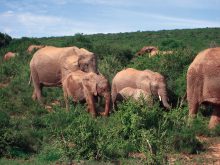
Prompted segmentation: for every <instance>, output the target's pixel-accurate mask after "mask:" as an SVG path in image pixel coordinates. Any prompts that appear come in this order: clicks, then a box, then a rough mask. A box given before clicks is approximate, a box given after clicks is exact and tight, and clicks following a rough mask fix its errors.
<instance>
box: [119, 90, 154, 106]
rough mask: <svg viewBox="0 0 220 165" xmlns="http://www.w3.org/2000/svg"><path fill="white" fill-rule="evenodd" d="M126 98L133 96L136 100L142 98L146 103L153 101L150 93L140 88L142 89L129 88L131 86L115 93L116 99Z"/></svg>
mask: <svg viewBox="0 0 220 165" xmlns="http://www.w3.org/2000/svg"><path fill="white" fill-rule="evenodd" d="M128 98H133V99H134V100H136V101H138V100H140V99H141V98H143V99H144V100H145V101H146V102H147V103H149V104H151V105H152V103H153V100H152V98H151V94H149V93H148V92H146V91H144V90H142V89H137V88H131V87H126V88H123V89H122V90H120V91H119V92H118V94H117V98H116V99H117V100H121V99H128Z"/></svg>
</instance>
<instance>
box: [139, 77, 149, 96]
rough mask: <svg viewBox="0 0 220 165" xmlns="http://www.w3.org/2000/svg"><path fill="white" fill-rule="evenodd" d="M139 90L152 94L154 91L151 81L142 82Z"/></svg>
mask: <svg viewBox="0 0 220 165" xmlns="http://www.w3.org/2000/svg"><path fill="white" fill-rule="evenodd" d="M139 88H140V89H142V90H144V91H146V92H147V93H152V91H151V83H150V80H149V79H146V80H142V81H141V82H140V86H139Z"/></svg>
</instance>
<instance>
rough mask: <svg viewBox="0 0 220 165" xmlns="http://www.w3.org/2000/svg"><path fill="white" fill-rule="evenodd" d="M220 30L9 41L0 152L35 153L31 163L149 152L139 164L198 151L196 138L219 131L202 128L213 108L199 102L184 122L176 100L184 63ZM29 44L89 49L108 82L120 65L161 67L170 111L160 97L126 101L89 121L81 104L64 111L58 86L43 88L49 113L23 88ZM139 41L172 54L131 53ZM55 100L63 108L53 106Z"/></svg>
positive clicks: (2, 66)
mask: <svg viewBox="0 0 220 165" xmlns="http://www.w3.org/2000/svg"><path fill="white" fill-rule="evenodd" d="M219 35H220V31H219V29H218V28H212V29H209V28H206V29H193V30H173V31H158V32H133V33H119V34H96V35H82V34H76V35H75V36H69V37H68V36H67V37H49V38H21V39H13V40H12V41H11V42H10V43H9V45H4V46H3V47H2V49H1V50H0V56H1V57H3V55H4V54H5V53H6V52H7V51H14V52H18V53H19V55H18V56H17V57H15V58H13V59H11V60H9V61H6V62H3V61H2V60H0V83H8V86H6V87H4V88H0V156H1V157H5V158H18V159H32V158H33V157H34V160H36V162H40V163H41V162H43V164H51V163H54V162H57V161H60V162H72V161H73V160H101V161H111V160H121V159H126V160H129V159H130V158H129V155H130V154H131V153H142V154H144V155H145V156H146V157H147V159H144V160H142V161H141V162H142V163H143V164H166V163H167V158H166V157H167V154H170V153H176V152H184V153H199V152H200V151H201V150H203V147H202V144H201V143H200V142H199V141H198V140H197V139H196V135H206V136H218V135H219V132H220V131H219V130H220V129H219V127H217V128H216V129H215V130H213V131H211V132H210V131H209V130H208V128H207V124H208V120H209V115H210V112H211V111H209V110H208V111H207V109H205V108H204V107H202V108H201V113H199V115H198V117H197V118H196V120H194V121H193V122H192V123H190V124H189V122H188V108H187V106H186V103H185V102H184V103H183V105H182V107H179V102H180V100H181V99H182V97H183V96H184V94H185V91H186V72H187V69H188V66H189V65H190V63H191V62H192V60H193V59H194V57H195V56H196V54H197V53H198V52H199V51H201V50H203V49H205V48H208V47H209V46H210V44H211V43H215V45H216V46H217V45H219V44H220V40H219V38H218V37H217V36H219ZM30 44H44V45H54V46H73V45H75V46H78V47H84V48H87V49H88V50H89V51H92V52H94V53H95V54H96V56H97V58H98V69H99V71H100V72H101V73H102V74H103V75H105V76H106V77H107V78H108V79H109V81H110V82H111V80H112V78H113V77H114V75H115V74H116V73H117V72H118V71H120V70H122V69H123V68H126V67H133V68H137V69H140V70H144V69H150V70H153V71H156V72H159V73H161V74H163V75H164V76H165V78H166V81H167V88H168V95H169V98H170V102H171V103H172V107H173V108H172V109H171V110H170V111H169V112H167V111H165V110H164V109H163V108H162V107H161V106H160V105H159V102H156V103H155V105H154V106H149V105H147V104H145V103H144V104H143V103H139V102H134V101H132V100H128V101H124V102H122V103H120V104H119V105H118V109H117V111H114V112H112V113H111V115H110V117H108V118H104V117H97V118H96V119H95V118H92V117H91V115H90V114H88V113H87V112H86V106H85V105H84V104H76V105H72V104H71V105H70V112H66V111H65V108H64V101H63V94H62V89H60V88H44V89H43V96H44V98H45V104H47V105H50V106H51V108H52V112H50V113H49V112H48V111H47V110H46V109H45V107H44V106H42V105H39V104H38V103H37V102H35V101H33V100H32V99H31V95H32V92H33V86H28V85H27V84H28V81H29V76H30V75H29V74H30V71H29V62H30V60H31V56H30V55H28V54H27V53H26V50H27V48H28V46H29V45H30ZM145 45H153V46H158V47H159V49H160V50H173V51H174V53H173V54H171V55H162V54H161V55H158V56H155V57H153V58H149V57H148V56H147V55H144V56H142V57H137V58H133V56H134V54H135V53H136V52H137V51H138V50H139V49H140V48H142V47H143V46H145ZM212 45H213V44H212ZM55 100H58V101H59V102H61V105H52V102H53V101H55ZM208 109H211V108H208ZM30 161H31V160H30ZM132 161H133V160H132ZM132 161H131V162H132ZM3 162H4V161H3ZM31 162H32V161H31ZM138 162H140V161H138ZM0 163H1V161H0Z"/></svg>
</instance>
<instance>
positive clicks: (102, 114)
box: [99, 112, 109, 116]
mask: <svg viewBox="0 0 220 165" xmlns="http://www.w3.org/2000/svg"><path fill="white" fill-rule="evenodd" d="M99 114H100V115H101V116H108V115H109V113H106V112H100V113H99Z"/></svg>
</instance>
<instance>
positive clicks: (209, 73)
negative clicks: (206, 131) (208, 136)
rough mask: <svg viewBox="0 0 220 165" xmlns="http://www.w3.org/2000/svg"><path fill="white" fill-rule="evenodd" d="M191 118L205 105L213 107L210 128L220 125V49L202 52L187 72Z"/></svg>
mask: <svg viewBox="0 0 220 165" xmlns="http://www.w3.org/2000/svg"><path fill="white" fill-rule="evenodd" d="M187 101H188V107H189V116H190V117H195V116H196V114H197V112H198V109H199V106H200V105H201V104H203V103H206V104H211V105H213V108H214V109H213V113H212V115H211V119H210V121H209V128H215V127H216V126H217V125H219V124H220V47H217V48H210V49H206V50H204V51H202V52H200V53H199V54H198V55H197V56H196V58H195V59H194V61H193V62H192V63H191V64H190V66H189V68H188V71H187Z"/></svg>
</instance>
